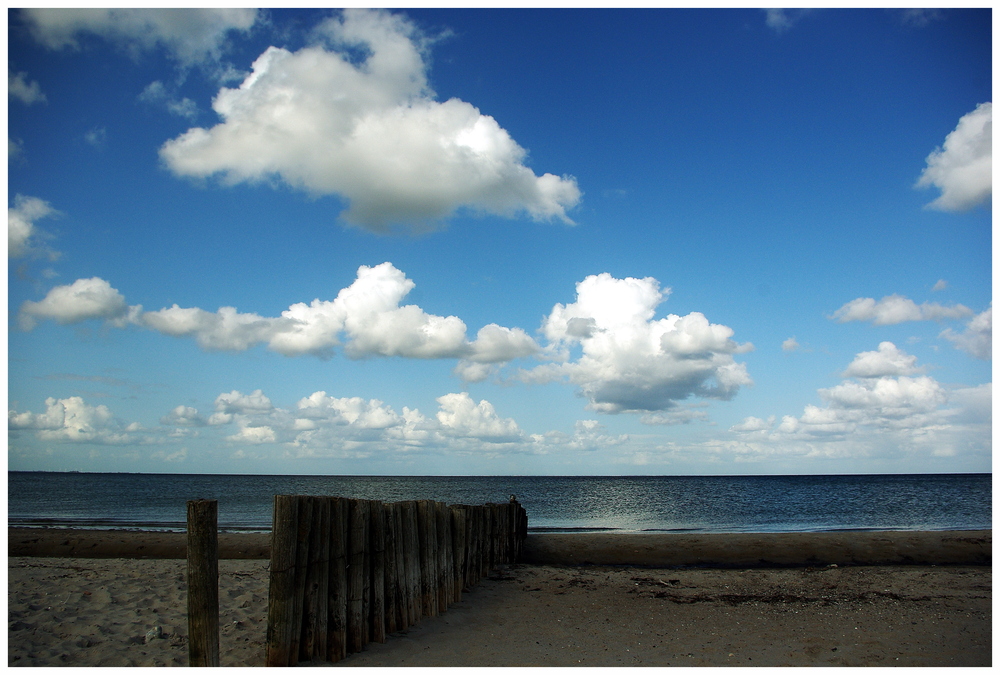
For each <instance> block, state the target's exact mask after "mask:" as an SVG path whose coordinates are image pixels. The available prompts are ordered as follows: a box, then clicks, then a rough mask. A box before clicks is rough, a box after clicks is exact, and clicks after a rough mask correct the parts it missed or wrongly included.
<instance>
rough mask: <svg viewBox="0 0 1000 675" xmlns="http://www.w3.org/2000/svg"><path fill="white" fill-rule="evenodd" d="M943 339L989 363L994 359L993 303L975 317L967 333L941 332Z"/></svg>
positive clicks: (968, 324)
mask: <svg viewBox="0 0 1000 675" xmlns="http://www.w3.org/2000/svg"><path fill="white" fill-rule="evenodd" d="M941 337H943V338H946V339H948V340H951V342H952V343H953V344H954V345H955V347H956V348H957V349H961V350H962V351H963V352H965V353H967V354H970V355H972V356H974V357H976V358H977V359H983V360H984V361H989V360H990V359H992V358H993V303H992V302H991V303H990V306H989V308H988V309H986V311H984V312H982V313H981V314H977V315H976V316H974V317H973V318H972V319H971V320H970V321H969V322H968V323H967V324H965V331H964V332H962V333H955V332H954V331H953V330H952V329H950V328H945V329H944V330H943V331H941Z"/></svg>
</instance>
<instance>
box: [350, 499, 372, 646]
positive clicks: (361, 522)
mask: <svg viewBox="0 0 1000 675" xmlns="http://www.w3.org/2000/svg"><path fill="white" fill-rule="evenodd" d="M349 505H350V516H349V517H350V535H349V537H348V540H347V541H348V546H349V547H350V548H349V553H348V563H347V565H348V567H347V653H348V654H353V653H356V652H360V651H361V648H362V647H363V646H364V642H363V639H364V623H365V621H364V612H363V605H364V583H365V545H366V544H367V541H366V537H365V511H366V509H365V506H366V504H365V502H364V501H363V500H360V499H351V500H350V501H349Z"/></svg>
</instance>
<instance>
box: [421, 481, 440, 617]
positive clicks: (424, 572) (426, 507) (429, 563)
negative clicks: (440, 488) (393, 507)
mask: <svg viewBox="0 0 1000 675" xmlns="http://www.w3.org/2000/svg"><path fill="white" fill-rule="evenodd" d="M417 527H418V528H419V534H420V597H421V598H422V610H421V614H422V615H423V616H437V615H438V606H437V589H436V588H435V587H434V584H435V583H436V582H437V527H436V518H435V511H434V502H430V501H427V500H426V499H422V500H420V501H418V502H417Z"/></svg>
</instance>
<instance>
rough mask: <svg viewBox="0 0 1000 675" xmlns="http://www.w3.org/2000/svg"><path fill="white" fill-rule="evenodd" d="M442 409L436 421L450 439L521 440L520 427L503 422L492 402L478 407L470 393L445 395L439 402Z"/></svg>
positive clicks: (509, 422)
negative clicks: (457, 437)
mask: <svg viewBox="0 0 1000 675" xmlns="http://www.w3.org/2000/svg"><path fill="white" fill-rule="evenodd" d="M437 402H438V405H439V406H441V409H440V410H438V413H437V420H438V422H439V423H440V424H441V427H442V429H443V430H444V432H445V433H447V434H449V435H457V436H463V437H468V438H476V439H479V440H482V441H487V442H491V443H503V442H511V441H516V440H518V439H520V438H521V435H522V434H521V430H520V429H519V428H518V426H517V423H516V422H515V421H514V420H512V419H510V418H508V419H501V418H500V417H499V416H498V415H497V413H496V410H494V408H493V405H492V404H491V403H490V402H489V401H485V400H483V401H480V402H479V403H476V402H475V401H473V400H472V398H471V397H470V396H469V395H468V394H467V393H464V392H463V393H461V394H445V395H444V396H441V397H440V398H438V399H437Z"/></svg>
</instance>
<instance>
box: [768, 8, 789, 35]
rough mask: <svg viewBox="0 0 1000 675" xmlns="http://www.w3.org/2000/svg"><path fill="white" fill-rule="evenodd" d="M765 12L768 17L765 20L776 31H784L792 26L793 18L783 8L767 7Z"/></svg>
mask: <svg viewBox="0 0 1000 675" xmlns="http://www.w3.org/2000/svg"><path fill="white" fill-rule="evenodd" d="M764 13H765V14H766V15H767V18H766V19H765V20H764V21H765V23H767V27H768V28H771V29H773V30H774V32H776V33H783V32H785V31H786V30H788V29H789V28H791V27H792V20H791V19H789V18H788V15H787V14H785V10H783V9H765V10H764Z"/></svg>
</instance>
